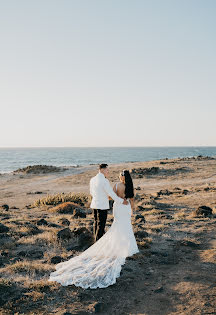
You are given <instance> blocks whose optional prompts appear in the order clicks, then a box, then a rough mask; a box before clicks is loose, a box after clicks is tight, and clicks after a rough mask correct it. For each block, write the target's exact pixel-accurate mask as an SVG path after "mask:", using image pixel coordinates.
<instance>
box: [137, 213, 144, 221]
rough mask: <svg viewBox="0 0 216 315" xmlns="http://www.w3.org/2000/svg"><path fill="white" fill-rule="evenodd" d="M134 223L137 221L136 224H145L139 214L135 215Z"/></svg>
mask: <svg viewBox="0 0 216 315" xmlns="http://www.w3.org/2000/svg"><path fill="white" fill-rule="evenodd" d="M135 221H137V223H141V222H143V223H145V217H144V216H143V215H141V214H137V215H136V216H135Z"/></svg>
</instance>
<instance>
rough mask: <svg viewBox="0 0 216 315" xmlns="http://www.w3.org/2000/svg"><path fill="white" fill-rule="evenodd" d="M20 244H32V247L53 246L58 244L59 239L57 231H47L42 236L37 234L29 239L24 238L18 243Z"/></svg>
mask: <svg viewBox="0 0 216 315" xmlns="http://www.w3.org/2000/svg"><path fill="white" fill-rule="evenodd" d="M17 243H18V244H32V245H38V244H39V245H51V244H52V245H53V244H55V245H56V244H58V239H57V235H56V232H55V230H54V231H45V232H44V233H41V234H36V235H33V236H29V237H22V238H21V239H19V240H18V241H17Z"/></svg>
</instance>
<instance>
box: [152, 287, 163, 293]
mask: <svg viewBox="0 0 216 315" xmlns="http://www.w3.org/2000/svg"><path fill="white" fill-rule="evenodd" d="M162 291H163V287H160V288H158V289H155V290H154V292H155V293H160V292H162Z"/></svg>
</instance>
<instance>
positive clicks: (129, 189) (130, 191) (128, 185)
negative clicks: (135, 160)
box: [121, 170, 134, 198]
mask: <svg viewBox="0 0 216 315" xmlns="http://www.w3.org/2000/svg"><path fill="white" fill-rule="evenodd" d="M121 175H122V176H124V177H125V198H133V197H134V187H133V181H132V178H131V176H130V173H129V171H128V170H124V171H122V173H121Z"/></svg>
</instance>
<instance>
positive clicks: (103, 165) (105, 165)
mask: <svg viewBox="0 0 216 315" xmlns="http://www.w3.org/2000/svg"><path fill="white" fill-rule="evenodd" d="M107 166H108V164H105V163H102V164H100V165H99V170H102V168H106V167H107Z"/></svg>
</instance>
